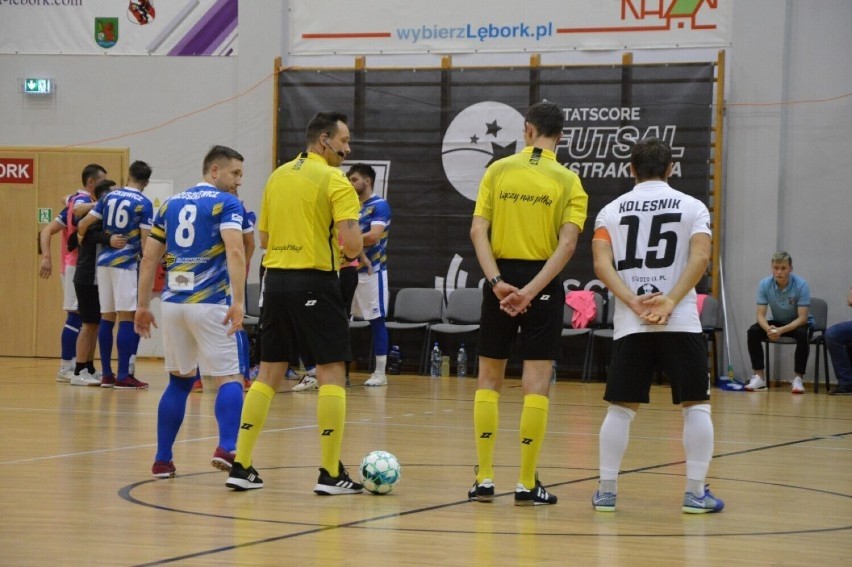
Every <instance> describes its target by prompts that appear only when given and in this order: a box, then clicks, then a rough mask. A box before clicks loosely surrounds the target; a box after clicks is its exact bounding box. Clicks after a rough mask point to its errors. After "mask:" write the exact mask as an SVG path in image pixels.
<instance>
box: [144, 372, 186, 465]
mask: <svg viewBox="0 0 852 567" xmlns="http://www.w3.org/2000/svg"><path fill="white" fill-rule="evenodd" d="M193 382H194V380H193V379H192V378H178V377H177V376H175V375H174V374H169V385H168V386H166V391H165V392H163V397H161V398H160V405H159V407H158V408H157V454H156V456H155V457H154V460H155V461H163V462H165V463H168V462H169V461H171V460H172V445H174V444H175V439H176V438H177V434H178V431H179V430H180V426H181V424H182V423H183V416H184V414H185V413H186V398H188V397H189V393H190V392H191V391H192V383H193Z"/></svg>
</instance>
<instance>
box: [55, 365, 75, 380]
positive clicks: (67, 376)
mask: <svg viewBox="0 0 852 567" xmlns="http://www.w3.org/2000/svg"><path fill="white" fill-rule="evenodd" d="M72 376H74V369H73V368H64V367H62V368H60V369H59V372H57V373H56V381H57V382H70V381H71V377H72Z"/></svg>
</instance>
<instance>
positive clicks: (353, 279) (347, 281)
mask: <svg viewBox="0 0 852 567" xmlns="http://www.w3.org/2000/svg"><path fill="white" fill-rule="evenodd" d="M338 277H339V278H340V292H341V293H342V294H343V308H344V309H345V311H346V315H347V316H349V314H350V313H351V312H352V298H353V297H355V288H357V287H358V267H357V266H344V267H342V268H340V272H338Z"/></svg>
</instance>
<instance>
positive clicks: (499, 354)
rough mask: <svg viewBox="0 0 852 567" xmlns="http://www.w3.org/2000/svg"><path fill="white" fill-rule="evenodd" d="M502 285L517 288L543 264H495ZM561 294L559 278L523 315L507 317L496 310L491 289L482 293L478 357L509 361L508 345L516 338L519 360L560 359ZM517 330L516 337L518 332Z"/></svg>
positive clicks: (499, 261) (549, 285)
mask: <svg viewBox="0 0 852 567" xmlns="http://www.w3.org/2000/svg"><path fill="white" fill-rule="evenodd" d="M497 266H498V267H499V268H500V275H501V277H502V278H503V281H505V282H507V283H510V284H512V285H514V286H515V287H518V288H521V287H523V286H525V285H526V284H527V283H529V282H530V280H532V279H533V278H534V277H535V276H536V274H538V272H539V271H541V268H542V266H544V262H540V261H536V262H531V261H525V260H498V261H497ZM564 303H565V291H564V290H563V288H562V282H560V281H559V278H556V279H554V280H553V281H551V282H550V283H549V284H547V285H546V286H545V287H544V289H543V290H541V293H539V294H538V297H536V298H535V299H533V300H532V301H531V302H530V306H529V309H527V312H526V313H524V314H523V315H518V316H517V317H511V316H509V315H507V314H506V313H504V312H503V311H501V310H500V301H499V300H498V299H497V296H496V295H494V292H493V291H491V288H489V287H487V286H486V288H485V289H483V290H482V316H481V318H480V322H479V324H480V328H479V346H478V348H479V354H480V355H481V356H485V357H488V358H495V359H498V360H503V359H507V358H509V353H510V351H511V349H512V342H513V341H514V340H515V338H516V337H519V339H520V341H521V343H520V349H519V350H520V354H521V359H522V360H555V359H557V358H560V356H561V347H560V344H559V340H560V336H561V334H562V311H563V309H564V307H563V304H564ZM519 328H520V334H519V333H518V329H519Z"/></svg>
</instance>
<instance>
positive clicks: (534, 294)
mask: <svg viewBox="0 0 852 567" xmlns="http://www.w3.org/2000/svg"><path fill="white" fill-rule="evenodd" d="M563 123H564V114H563V111H562V109H561V108H559V107H558V106H557V105H555V104H552V103H550V102H538V103H536V104H534V105H532V106H531V107H530V108H529V110H528V111H527V115H526V117H525V121H524V142H525V143H526V147H525V148H524V149H523V151H522V152H520V153H519V154H516V155H514V156H510V157H507V158H504V159H501V160H499V161H496V162H494V163H493V164H492V165H490V166H489V167H488V169H487V170H486V172H485V176H484V177H483V179H482V182H481V184H480V186H479V195H478V196H477V199H476V208H475V210H474V212H473V223H472V226H471V229H470V237H471V240H472V241H473V246H474V248H475V249H476V257H477V259H478V260H479V265H480V267H481V268H482V271H483V273H484V274H485V278H486V279H487V280H488V285H489V286H490V291H486V293H485V294H484V295H483V300H482V318H481V330H480V338H479V354H480V357H479V377H478V379H477V390H476V397H475V401H474V410H473V421H474V429H475V432H476V450H477V455H478V462H479V465H478V467H477V474H476V482H475V483H474V485H473V487H472V488H471V489H470V491H469V492H468V498H469V499H470V500H477V501H480V502H488V501H491V500H493V499H494V483H493V481H492V479H493V478H494V467H493V457H494V442H495V438H496V435H497V429H498V419H497V417H498V411H497V410H498V402H499V399H500V389H501V387H502V385H503V377H504V375H505V373H506V361H507V359H508V358H509V351H510V349H511V346H512V341H513V339H514V338H515V336H518V327H519V326H520V329H521V331H520V335H519V336H520V341H521V348H520V352H521V356H522V357H523V360H524V365H523V373H522V378H521V383H522V385H523V389H524V407H523V411H522V412H521V424H520V442H521V444H520V447H521V471H520V477H519V479H518V484H517V487H516V489H515V505H517V506H533V505H539V504H556V496H553V495H552V494H550V493H548V492H547V490H545V488H544V487H543V486H542V485H541V483H540V482H539V480H538V476H537V474H536V465H537V463H538V454H539V451H540V449H541V444H542V442H543V440H544V435H545V431H546V429H547V412H548V402H549V400H548V397H547V395H548V389H549V386H550V375H551V372H552V365H553V360H554V359H555V358H556V357H557V356H558V355H559V351H560V344H559V338H560V334H561V331H562V311H563V303H564V298H565V293H564V291H563V287H562V282H561V281H560V280H559V277H558V276H559V273H560V272H561V271H562V269H563V268H564V267H565V265H566V264H567V263H568V260H570V259H571V256H572V255H573V254H574V249H575V248H576V245H577V236H578V234H579V233H580V231H581V230H582V229H583V223H584V222H585V220H586V208H587V205H588V196H587V195H586V192H585V191H584V190H583V186H582V184H581V183H580V178H579V177H577V174H575V173H574V172H573V171H571V170H569V169H567V168H565V167H563V166H562V165H560V164H559V162H557V161H556V144H557V143H558V142H559V139H560V138H561V137H562V125H563ZM489 231H490V235H489Z"/></svg>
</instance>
